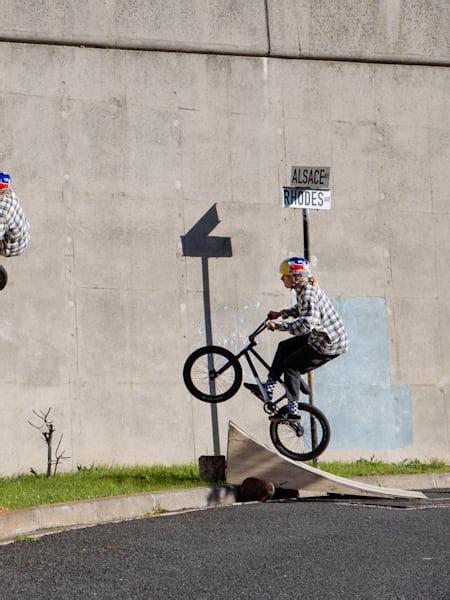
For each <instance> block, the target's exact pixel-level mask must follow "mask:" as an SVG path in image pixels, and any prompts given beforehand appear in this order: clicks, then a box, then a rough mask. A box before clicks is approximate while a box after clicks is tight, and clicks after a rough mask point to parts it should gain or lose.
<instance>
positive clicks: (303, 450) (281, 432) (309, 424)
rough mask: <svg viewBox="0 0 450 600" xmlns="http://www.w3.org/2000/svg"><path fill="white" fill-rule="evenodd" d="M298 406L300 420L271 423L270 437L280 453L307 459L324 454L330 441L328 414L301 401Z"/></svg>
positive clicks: (296, 458) (297, 458)
mask: <svg viewBox="0 0 450 600" xmlns="http://www.w3.org/2000/svg"><path fill="white" fill-rule="evenodd" d="M298 407H299V409H300V415H301V416H300V421H278V422H273V423H271V424H270V438H271V440H272V443H273V445H274V446H275V448H276V449H277V450H278V452H280V454H283V455H284V456H287V457H288V458H291V459H292V460H299V461H306V460H311V459H313V458H315V457H316V456H319V454H322V452H323V451H324V450H325V448H326V447H327V446H328V444H329V442H330V435H331V428H330V424H329V423H328V419H327V418H326V416H325V415H324V414H323V413H322V412H321V411H320V410H319V409H318V408H316V407H315V406H312V405H311V404H305V403H303V402H301V403H299V405H298ZM313 429H315V436H313ZM313 437H315V441H314V440H313Z"/></svg>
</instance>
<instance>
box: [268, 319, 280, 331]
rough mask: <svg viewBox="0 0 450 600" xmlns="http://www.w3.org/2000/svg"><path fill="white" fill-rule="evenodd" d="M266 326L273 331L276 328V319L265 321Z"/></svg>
mask: <svg viewBox="0 0 450 600" xmlns="http://www.w3.org/2000/svg"><path fill="white" fill-rule="evenodd" d="M266 327H267V329H269V330H270V331H275V329H278V323H277V322H276V321H267V323H266Z"/></svg>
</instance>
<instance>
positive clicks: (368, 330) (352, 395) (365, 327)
mask: <svg viewBox="0 0 450 600" xmlns="http://www.w3.org/2000/svg"><path fill="white" fill-rule="evenodd" d="M334 304H335V305H336V307H337V309H338V312H339V314H340V315H341V317H342V320H343V321H344V324H345V327H346V329H347V332H348V335H349V351H348V352H347V353H346V354H344V355H343V356H341V357H339V358H337V359H336V360H334V361H332V362H330V363H329V364H326V365H325V366H323V367H321V368H320V369H318V370H317V371H315V393H316V400H315V402H316V404H317V406H318V407H319V408H320V409H322V410H323V411H324V412H325V414H326V415H327V417H328V418H329V421H330V423H331V430H332V435H331V448H336V449H338V448H340V449H343V448H347V449H362V450H389V449H394V448H404V447H406V446H409V445H411V443H412V407H411V392H410V386H409V385H392V384H391V378H390V360H389V332H388V327H387V322H386V303H385V300H384V298H348V299H335V300H334Z"/></svg>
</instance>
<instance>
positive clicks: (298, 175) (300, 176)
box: [291, 167, 330, 190]
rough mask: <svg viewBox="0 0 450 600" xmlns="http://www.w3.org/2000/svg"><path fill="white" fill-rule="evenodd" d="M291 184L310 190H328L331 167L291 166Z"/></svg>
mask: <svg viewBox="0 0 450 600" xmlns="http://www.w3.org/2000/svg"><path fill="white" fill-rule="evenodd" d="M291 185H292V186H294V187H301V188H308V189H309V190H328V189H329V188H330V167H291Z"/></svg>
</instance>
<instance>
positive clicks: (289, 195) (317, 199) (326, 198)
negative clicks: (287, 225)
mask: <svg viewBox="0 0 450 600" xmlns="http://www.w3.org/2000/svg"><path fill="white" fill-rule="evenodd" d="M281 200H282V206H283V208H311V209H316V210H325V209H326V210H329V209H330V208H331V192H330V190H311V189H307V190H305V189H304V188H301V187H284V188H283V189H282V192H281Z"/></svg>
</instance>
